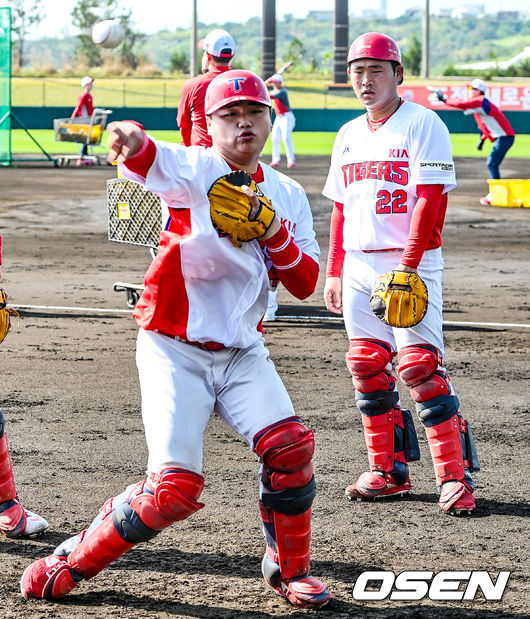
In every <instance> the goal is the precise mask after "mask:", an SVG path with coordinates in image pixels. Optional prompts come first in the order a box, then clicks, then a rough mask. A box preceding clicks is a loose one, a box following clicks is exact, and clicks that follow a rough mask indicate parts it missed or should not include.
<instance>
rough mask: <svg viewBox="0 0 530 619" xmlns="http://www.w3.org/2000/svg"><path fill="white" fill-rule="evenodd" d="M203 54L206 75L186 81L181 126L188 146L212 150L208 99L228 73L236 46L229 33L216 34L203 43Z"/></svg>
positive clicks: (221, 31) (183, 140)
mask: <svg viewBox="0 0 530 619" xmlns="http://www.w3.org/2000/svg"><path fill="white" fill-rule="evenodd" d="M199 48H200V49H202V50H203V55H202V70H203V74H202V75H198V76H196V77H192V78H190V79H189V80H186V81H185V82H184V84H183V86H182V91H181V93H180V99H179V105H178V112H177V125H178V127H179V129H180V135H181V137H182V143H183V144H184V146H194V145H196V146H211V145H212V138H211V136H210V135H209V133H208V127H207V125H206V114H205V113H204V97H205V95H206V89H207V88H208V86H209V84H210V82H211V81H212V80H213V79H214V78H215V77H217V76H218V75H219V74H220V73H223V72H224V71H228V70H229V69H230V64H231V62H232V58H233V57H234V54H235V53H236V43H235V41H234V39H233V38H232V37H231V36H230V35H229V34H228V32H226V30H220V29H216V30H212V31H211V32H209V33H208V34H207V35H206V37H205V38H204V39H202V40H201V41H199Z"/></svg>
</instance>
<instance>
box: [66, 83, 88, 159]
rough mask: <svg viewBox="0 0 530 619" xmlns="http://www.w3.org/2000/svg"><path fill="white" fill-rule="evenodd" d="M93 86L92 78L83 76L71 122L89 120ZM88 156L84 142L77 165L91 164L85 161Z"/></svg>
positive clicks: (86, 145)
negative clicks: (79, 119)
mask: <svg viewBox="0 0 530 619" xmlns="http://www.w3.org/2000/svg"><path fill="white" fill-rule="evenodd" d="M93 86H94V78H93V77H90V76H89V75H85V77H84V78H83V79H82V80H81V88H82V89H83V90H82V91H81V92H80V93H79V96H78V97H77V103H76V106H75V108H74V111H73V112H72V114H71V120H73V119H74V118H78V117H81V118H90V117H91V116H92V113H93V112H94V102H93V100H92V94H91V92H90V91H91V90H92V87H93ZM87 155H88V144H86V142H85V143H84V144H83V148H82V150H81V157H80V158H79V159H78V160H77V165H84V164H89V163H93V162H92V160H91V159H85V157H86V156H87Z"/></svg>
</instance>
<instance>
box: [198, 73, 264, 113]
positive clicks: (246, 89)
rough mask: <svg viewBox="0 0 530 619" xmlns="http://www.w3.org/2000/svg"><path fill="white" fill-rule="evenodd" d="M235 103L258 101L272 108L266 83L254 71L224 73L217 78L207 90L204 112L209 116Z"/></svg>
mask: <svg viewBox="0 0 530 619" xmlns="http://www.w3.org/2000/svg"><path fill="white" fill-rule="evenodd" d="M235 101H256V102H257V103H262V104H263V105H268V106H269V107H271V106H272V104H271V98H270V97H269V91H268V90H267V86H266V85H265V82H264V81H263V80H262V79H261V77H259V76H258V75H256V74H255V73H252V71H241V70H233V71H223V72H222V73H220V74H219V75H218V76H217V77H215V78H214V79H213V80H212V81H211V82H210V85H209V86H208V89H207V90H206V97H205V99H204V111H205V113H206V114H207V115H210V114H212V113H213V112H215V111H216V110H218V109H220V108H222V107H224V106H225V105H228V104H229V103H234V102H235Z"/></svg>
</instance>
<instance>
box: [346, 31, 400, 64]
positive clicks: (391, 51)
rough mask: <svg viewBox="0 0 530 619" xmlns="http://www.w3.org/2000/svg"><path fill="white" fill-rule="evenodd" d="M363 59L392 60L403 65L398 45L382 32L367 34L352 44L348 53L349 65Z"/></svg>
mask: <svg viewBox="0 0 530 619" xmlns="http://www.w3.org/2000/svg"><path fill="white" fill-rule="evenodd" d="M361 58H376V59H377V60H392V61H394V62H398V63H399V64H401V52H400V51H399V46H398V44H397V43H396V42H395V41H394V39H391V38H390V37H387V36H386V34H381V33H380V32H365V33H364V34H361V36H359V37H357V38H356V39H355V41H354V42H353V43H352V44H351V47H350V51H349V52H348V60H347V62H348V64H350V62H353V61H354V60H360V59H361Z"/></svg>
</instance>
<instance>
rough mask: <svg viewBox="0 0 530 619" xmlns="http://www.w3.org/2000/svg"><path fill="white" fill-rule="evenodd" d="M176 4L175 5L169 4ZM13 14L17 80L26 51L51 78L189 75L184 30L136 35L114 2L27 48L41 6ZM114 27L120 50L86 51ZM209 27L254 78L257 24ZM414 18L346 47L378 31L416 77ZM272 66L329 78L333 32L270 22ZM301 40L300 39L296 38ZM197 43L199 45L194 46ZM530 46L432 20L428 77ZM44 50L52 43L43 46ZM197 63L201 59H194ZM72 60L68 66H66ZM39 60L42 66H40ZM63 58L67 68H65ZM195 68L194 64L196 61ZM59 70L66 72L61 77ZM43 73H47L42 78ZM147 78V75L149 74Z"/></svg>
mask: <svg viewBox="0 0 530 619" xmlns="http://www.w3.org/2000/svg"><path fill="white" fill-rule="evenodd" d="M175 2H177V0H175ZM8 4H10V5H11V6H12V8H13V35H14V36H13V68H14V71H15V72H16V71H17V70H19V69H24V67H26V66H28V65H29V64H30V63H29V62H28V58H26V56H29V54H26V48H27V47H28V48H30V50H31V52H32V54H31V55H33V56H35V57H37V58H39V61H40V62H41V64H46V66H47V67H48V68H49V70H50V72H55V71H57V70H59V71H61V72H62V73H63V74H74V73H76V72H77V73H79V71H80V70H84V69H89V68H93V67H99V68H101V70H102V71H103V72H106V73H108V74H110V75H112V74H114V75H132V74H136V75H148V74H152V75H160V74H162V73H187V72H188V70H189V44H190V30H189V28H185V27H179V26H175V27H172V28H171V27H167V28H166V29H164V30H161V31H160V32H157V33H156V34H154V35H150V36H146V35H145V34H143V33H142V32H140V31H139V30H138V28H137V27H136V26H135V25H134V21H133V19H132V12H131V10H130V9H125V8H123V6H122V2H121V1H120V0H76V2H75V3H74V2H72V3H69V4H70V7H72V8H71V13H70V15H71V19H72V25H74V26H75V27H76V28H77V29H78V30H79V34H78V35H77V36H76V37H73V38H71V39H68V40H66V39H43V40H41V41H27V33H28V30H29V29H30V28H31V27H33V26H34V25H36V24H38V23H40V21H42V19H43V18H44V16H45V7H46V1H45V0H10V1H9V2H8ZM110 18H113V19H119V20H120V22H121V24H122V26H123V30H124V33H125V36H124V41H123V43H122V44H121V45H120V46H118V47H117V48H116V49H114V50H102V49H101V48H100V47H98V46H96V45H94V44H93V42H92V39H91V36H90V33H91V30H92V26H93V25H94V23H95V22H97V21H99V20H101V19H110ZM214 27H224V28H226V29H227V30H228V31H229V32H230V33H231V34H232V36H234V38H235V40H236V43H237V53H236V56H235V59H234V67H235V68H248V69H251V70H254V71H257V72H259V71H260V32H261V19H260V18H259V17H254V18H251V19H249V20H247V21H246V22H245V23H235V22H229V23H227V24H215V25H213V24H210V25H207V24H199V35H200V37H202V36H204V35H205V34H206V33H207V32H208V31H209V30H211V29H212V28H214ZM421 27H422V25H421V15H419V14H418V13H413V14H408V15H403V16H401V17H398V18H396V19H392V20H390V19H381V18H377V19H376V18H374V19H357V18H355V19H350V23H349V34H350V38H351V39H353V38H355V36H357V35H358V34H360V33H362V32H367V31H371V30H377V31H382V32H385V33H387V34H389V35H390V36H392V37H393V38H395V39H396V40H397V41H398V43H399V44H400V46H401V50H402V54H403V63H404V65H405V69H406V71H407V73H408V74H409V75H419V74H420V70H421V57H422V49H421V42H420V39H421ZM276 31H277V49H276V55H277V61H278V63H279V64H282V63H283V62H285V61H286V60H294V62H295V67H294V68H293V72H296V73H297V74H302V75H303V74H316V73H321V74H324V75H326V76H329V75H331V71H332V65H333V44H332V36H333V24H332V23H330V21H329V20H327V21H320V20H318V19H315V18H311V17H307V18H304V19H298V18H295V17H294V16H292V15H286V16H285V17H284V18H283V19H282V20H281V21H278V22H277V28H276ZM302 32H303V33H304V35H303V36H302V35H301V34H300V33H302ZM200 37H199V38H200ZM528 40H530V21H528V20H527V21H523V20H521V19H516V18H511V19H503V20H497V19H496V18H495V17H494V16H484V17H481V18H468V19H466V20H454V19H450V18H434V17H433V18H431V45H430V50H429V51H430V57H431V74H433V75H434V74H438V75H440V74H442V73H443V74H445V75H458V74H459V73H465V74H466V75H469V74H472V72H470V71H469V70H466V71H465V72H464V71H459V70H458V68H457V67H458V65H459V64H461V63H465V62H469V61H476V60H487V59H490V60H491V59H494V58H502V57H505V58H506V57H509V56H512V55H515V54H516V53H518V52H520V51H522V49H523V47H524V46H525V44H527V43H528ZM50 43H52V44H51V45H50ZM199 56H200V55H199ZM72 57H73V58H74V61H73V63H72V61H71V60H70V59H71V58H72ZM44 58H49V61H48V62H47V63H45V62H44V61H43V59H44ZM65 58H67V59H68V60H66V61H65V60H64V59H65ZM199 60H200V58H199ZM66 64H68V65H69V67H68V69H69V70H66ZM529 65H530V62H528V61H526V62H522V63H521V64H520V65H518V66H517V67H510V68H509V69H505V70H501V69H500V68H499V67H495V66H494V67H493V69H491V70H488V72H487V74H485V75H484V72H483V73H482V74H483V75H484V76H485V77H486V78H491V77H494V76H497V75H504V76H507V77H517V76H529V75H530V66H529ZM44 72H46V71H44ZM149 72H150V73H149Z"/></svg>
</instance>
